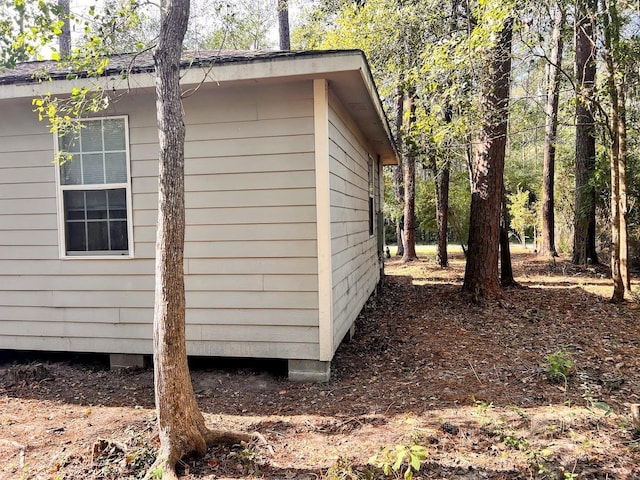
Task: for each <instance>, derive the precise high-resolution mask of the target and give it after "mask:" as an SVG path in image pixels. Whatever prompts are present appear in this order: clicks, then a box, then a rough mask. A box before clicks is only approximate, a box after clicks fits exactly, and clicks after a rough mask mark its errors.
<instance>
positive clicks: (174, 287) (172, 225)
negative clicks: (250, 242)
mask: <svg viewBox="0 0 640 480" xmlns="http://www.w3.org/2000/svg"><path fill="white" fill-rule="evenodd" d="M164 7H165V8H164V14H163V18H162V22H161V27H160V35H159V38H158V45H157V47H156V50H155V52H154V54H153V57H154V61H155V69H156V108H157V121H158V137H159V144H160V151H159V181H158V224H157V233H156V287H155V308H154V321H153V360H154V384H155V400H156V413H157V417H158V431H159V437H160V450H159V452H158V457H157V459H156V462H155V463H154V465H153V466H152V467H151V469H150V470H149V472H148V474H147V477H148V478H156V476H157V472H158V470H159V471H161V472H162V478H163V479H165V480H166V479H171V478H177V476H176V473H175V465H176V462H177V461H178V460H180V459H181V458H182V457H184V456H186V455H191V454H197V455H204V454H205V452H206V450H207V445H209V444H211V443H215V442H216V441H226V440H227V437H228V436H227V435H226V433H224V432H214V431H211V430H208V429H207V428H206V426H205V422H204V417H203V416H202V414H201V413H200V411H199V410H198V406H197V403H196V398H195V395H194V392H193V386H192V385H191V377H190V375H189V367H188V364H187V350H186V340H185V291H184V267H183V253H184V230H185V209H184V138H185V125H184V121H183V118H182V102H181V99H180V96H181V91H180V54H181V51H182V41H183V38H184V33H185V31H186V28H187V22H188V19H189V0H167V1H166V3H165V4H164ZM229 436H233V435H231V434H230V435H229ZM240 437H241V438H243V439H250V436H248V435H241V436H240Z"/></svg>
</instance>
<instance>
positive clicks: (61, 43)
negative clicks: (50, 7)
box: [58, 0, 71, 58]
mask: <svg viewBox="0 0 640 480" xmlns="http://www.w3.org/2000/svg"><path fill="white" fill-rule="evenodd" d="M58 7H59V9H60V13H59V15H60V17H61V19H62V32H61V33H60V36H59V37H58V47H59V48H60V57H61V58H67V57H69V55H70V54H71V28H70V26H69V0H58Z"/></svg>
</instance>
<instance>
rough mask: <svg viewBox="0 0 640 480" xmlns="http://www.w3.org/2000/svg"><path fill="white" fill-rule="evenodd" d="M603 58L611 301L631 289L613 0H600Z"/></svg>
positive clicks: (621, 83) (622, 90)
mask: <svg viewBox="0 0 640 480" xmlns="http://www.w3.org/2000/svg"><path fill="white" fill-rule="evenodd" d="M602 12H603V15H602V19H603V32H604V58H605V63H606V65H607V89H608V91H609V99H610V101H611V113H610V116H609V117H610V124H609V133H610V137H611V141H610V145H609V146H610V153H609V157H610V167H611V278H612V280H613V294H612V297H611V301H613V302H621V301H623V300H624V295H625V292H627V291H630V290H631V283H630V278H629V262H628V254H629V251H628V250H629V249H628V240H627V178H626V176H627V126H626V105H625V103H626V82H625V78H624V72H623V71H622V70H623V66H622V65H621V63H622V60H621V59H620V45H619V39H620V19H619V17H618V10H617V5H616V1H615V0H611V1H610V2H609V3H608V4H607V1H606V0H602Z"/></svg>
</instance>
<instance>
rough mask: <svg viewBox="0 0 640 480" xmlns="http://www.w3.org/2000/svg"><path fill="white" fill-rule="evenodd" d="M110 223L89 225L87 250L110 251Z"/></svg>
mask: <svg viewBox="0 0 640 480" xmlns="http://www.w3.org/2000/svg"><path fill="white" fill-rule="evenodd" d="M108 226H109V222H107V221H104V222H88V223H87V250H89V251H90V252H93V251H96V250H102V251H108V250H109V228H108Z"/></svg>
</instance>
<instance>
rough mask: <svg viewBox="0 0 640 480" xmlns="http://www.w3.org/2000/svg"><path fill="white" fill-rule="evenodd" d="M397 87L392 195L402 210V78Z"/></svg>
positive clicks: (400, 229) (399, 229)
mask: <svg viewBox="0 0 640 480" xmlns="http://www.w3.org/2000/svg"><path fill="white" fill-rule="evenodd" d="M398 83H399V85H398V88H397V91H396V118H395V129H396V132H395V133H396V145H397V146H398V148H399V149H400V155H398V165H396V166H394V167H393V194H394V197H395V200H396V205H398V206H399V205H402V206H403V208H404V174H403V172H404V168H403V166H402V155H403V149H402V119H403V115H404V90H403V89H402V78H400V80H399V82H398ZM403 218H404V217H403V216H402V215H398V218H397V219H396V224H397V225H396V233H397V241H398V250H397V252H396V255H397V256H399V257H402V256H403V255H404V221H403Z"/></svg>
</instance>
